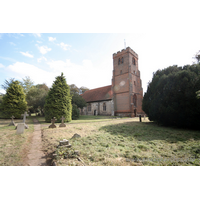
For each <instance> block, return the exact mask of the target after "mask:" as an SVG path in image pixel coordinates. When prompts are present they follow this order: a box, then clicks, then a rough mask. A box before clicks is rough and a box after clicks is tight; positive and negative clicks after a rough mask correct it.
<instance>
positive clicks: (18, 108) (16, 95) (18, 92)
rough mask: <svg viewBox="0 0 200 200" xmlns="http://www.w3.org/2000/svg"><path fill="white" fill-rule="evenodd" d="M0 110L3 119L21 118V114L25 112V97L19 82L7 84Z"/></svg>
mask: <svg viewBox="0 0 200 200" xmlns="http://www.w3.org/2000/svg"><path fill="white" fill-rule="evenodd" d="M0 110H1V117H3V118H11V116H12V115H13V116H14V117H15V118H21V114H23V113H24V112H25V111H26V110H27V102H26V97H25V94H24V91H23V88H22V86H21V85H20V82H19V81H14V80H13V81H12V82H10V83H9V85H8V87H7V89H6V94H5V95H4V96H3V99H2V104H1V108H0Z"/></svg>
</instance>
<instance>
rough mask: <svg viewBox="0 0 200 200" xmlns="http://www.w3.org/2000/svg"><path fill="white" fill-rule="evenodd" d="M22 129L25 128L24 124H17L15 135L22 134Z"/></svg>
mask: <svg viewBox="0 0 200 200" xmlns="http://www.w3.org/2000/svg"><path fill="white" fill-rule="evenodd" d="M24 128H25V123H19V124H17V132H16V134H22V133H24Z"/></svg>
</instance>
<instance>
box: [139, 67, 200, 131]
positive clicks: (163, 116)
mask: <svg viewBox="0 0 200 200" xmlns="http://www.w3.org/2000/svg"><path fill="white" fill-rule="evenodd" d="M199 88H200V65H199V64H196V65H191V66H190V65H187V66H184V67H177V66H172V67H168V68H166V69H163V70H158V71H157V72H156V73H154V76H153V79H152V81H151V83H149V85H148V89H147V92H146V93H145V95H144V98H143V105H142V109H143V110H144V111H145V113H146V114H147V115H148V117H149V119H150V120H151V121H156V122H158V123H160V124H163V125H169V126H178V127H183V128H184V127H188V128H197V127H198V124H199V116H200V99H197V98H196V92H197V91H198V90H199Z"/></svg>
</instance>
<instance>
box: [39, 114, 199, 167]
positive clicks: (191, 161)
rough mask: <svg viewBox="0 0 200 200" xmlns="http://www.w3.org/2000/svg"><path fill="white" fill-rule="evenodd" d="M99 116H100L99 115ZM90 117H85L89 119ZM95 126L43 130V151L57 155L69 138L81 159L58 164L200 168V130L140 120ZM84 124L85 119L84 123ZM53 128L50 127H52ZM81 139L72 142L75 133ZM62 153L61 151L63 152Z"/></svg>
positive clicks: (77, 122) (72, 125) (60, 157)
mask: <svg viewBox="0 0 200 200" xmlns="http://www.w3.org/2000/svg"><path fill="white" fill-rule="evenodd" d="M97 117H99V116H97ZM86 118H87V117H85V119H86ZM87 120H90V121H91V123H89V122H87V123H81V122H80V121H81V120H74V121H73V123H66V124H67V127H66V128H58V125H59V124H56V125H57V128H55V129H48V128H47V127H43V130H42V132H43V145H44V146H43V148H44V149H45V151H46V153H47V154H53V153H55V151H56V149H57V145H58V144H59V141H60V140H63V139H68V140H69V142H70V144H72V149H74V150H78V151H79V153H80V155H79V157H80V159H81V160H82V162H80V161H78V160H77V159H76V158H71V159H63V158H64V157H63V156H64V154H65V153H66V152H63V151H62V152H59V151H58V150H57V156H55V157H54V161H55V162H56V164H57V165H61V166H62V165H63V166H65V165H72V166H74V165H83V163H84V165H87V166H187V165H188V166H191V165H200V131H197V130H184V129H177V128H169V127H162V126H158V125H156V124H155V123H153V122H149V121H148V119H147V118H146V119H145V121H144V119H143V118H142V120H143V122H142V123H140V122H139V118H122V119H113V120H112V119H109V121H108V118H107V120H106V118H104V121H103V119H101V120H102V121H98V122H95V121H93V120H96V116H95V117H94V119H92V116H91V118H90V119H87ZM83 121H84V120H83ZM49 125H50V124H49ZM75 133H77V134H79V135H81V138H76V139H71V137H72V136H73V135H74V134H75ZM60 151H61V150H60Z"/></svg>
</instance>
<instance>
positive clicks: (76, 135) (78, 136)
mask: <svg viewBox="0 0 200 200" xmlns="http://www.w3.org/2000/svg"><path fill="white" fill-rule="evenodd" d="M80 137H81V136H80V135H79V134H77V133H75V134H74V135H73V136H72V138H80ZM72 138H71V139H72Z"/></svg>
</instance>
